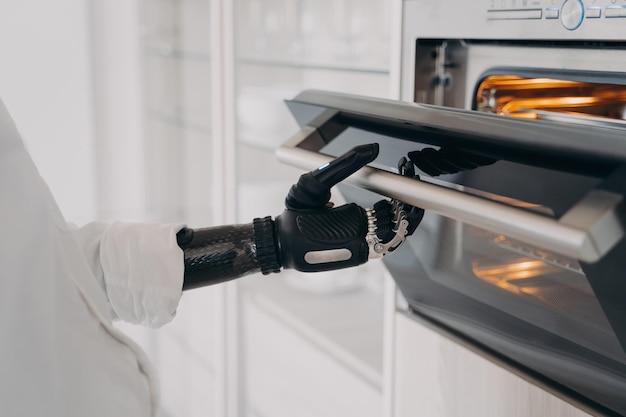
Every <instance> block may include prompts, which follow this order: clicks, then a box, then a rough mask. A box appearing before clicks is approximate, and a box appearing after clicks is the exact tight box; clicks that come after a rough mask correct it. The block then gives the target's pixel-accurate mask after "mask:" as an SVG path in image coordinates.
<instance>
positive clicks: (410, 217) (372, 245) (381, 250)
mask: <svg viewBox="0 0 626 417" xmlns="http://www.w3.org/2000/svg"><path fill="white" fill-rule="evenodd" d="M398 172H399V173H400V175H402V176H405V177H411V178H416V177H415V169H414V168H413V163H412V162H411V161H409V160H408V159H407V158H404V157H403V158H402V159H400V161H399V162H398ZM417 179H419V177H417ZM380 203H382V202H379V203H377V204H376V205H375V206H374V208H368V209H365V212H366V214H367V235H366V237H365V240H366V241H367V244H368V246H369V250H370V252H369V259H379V258H382V257H383V256H385V255H387V254H389V253H393V252H395V251H396V250H397V249H398V248H399V247H400V246H401V245H402V244H403V243H404V241H405V240H406V238H407V236H410V235H411V234H413V232H414V231H415V229H416V228H417V226H418V225H419V223H420V222H421V221H422V218H423V217H424V210H423V209H421V208H419V207H413V206H410V205H408V204H405V203H403V202H401V201H398V200H396V199H391V200H390V201H388V202H387V204H386V205H382V206H381V205H380ZM376 206H379V207H382V208H383V209H384V210H391V214H392V224H393V227H392V229H391V237H389V234H388V233H385V235H386V236H385V237H384V239H383V238H381V237H380V234H381V233H379V225H378V221H379V219H381V218H382V217H385V216H384V215H381V213H377V212H376Z"/></svg>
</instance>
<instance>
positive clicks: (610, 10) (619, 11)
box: [604, 6, 626, 18]
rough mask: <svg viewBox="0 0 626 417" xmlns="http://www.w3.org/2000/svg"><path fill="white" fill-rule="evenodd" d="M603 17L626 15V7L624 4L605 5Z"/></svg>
mask: <svg viewBox="0 0 626 417" xmlns="http://www.w3.org/2000/svg"><path fill="white" fill-rule="evenodd" d="M604 17H606V18H612V17H626V7H625V6H606V9H605V10H604Z"/></svg>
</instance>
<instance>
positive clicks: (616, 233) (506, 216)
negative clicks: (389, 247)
mask: <svg viewBox="0 0 626 417" xmlns="http://www.w3.org/2000/svg"><path fill="white" fill-rule="evenodd" d="M316 133H317V130H316V129H315V128H313V127H310V126H306V127H304V128H302V130H300V131H299V132H298V133H296V134H295V135H294V136H293V137H292V138H291V139H290V140H289V141H287V142H286V143H285V144H283V145H282V146H280V147H279V148H278V149H277V150H276V156H277V158H278V159H279V160H280V161H282V162H284V163H287V164H289V165H292V166H295V167H298V168H302V169H304V170H313V169H315V168H316V167H318V166H321V165H323V164H325V163H328V162H330V161H331V160H332V159H333V158H332V157H330V156H326V155H323V154H320V153H318V152H314V151H311V150H307V149H303V148H300V147H298V144H300V143H301V142H303V141H304V140H306V139H307V138H309V137H311V136H312V135H314V134H316ZM345 182H346V183H349V184H351V185H354V186H356V187H360V188H363V189H365V190H369V191H373V192H375V193H378V194H381V195H383V196H386V197H389V198H395V199H398V200H400V201H403V202H405V203H407V204H410V205H413V206H417V207H421V208H423V209H426V210H429V211H432V212H434V213H437V214H440V215H442V216H445V217H449V218H451V219H455V220H458V221H461V222H463V223H467V224H470V225H473V226H476V227H480V228H483V229H485V230H488V231H490V232H493V233H498V234H503V235H505V236H507V237H509V238H511V239H515V240H518V241H520V242H523V243H526V244H528V245H531V246H535V247H538V248H542V249H546V250H549V251H551V252H554V253H557V254H559V255H562V256H566V257H570V258H575V259H578V260H581V261H584V262H590V263H591V262H596V261H598V260H600V259H601V258H602V257H603V256H604V255H605V254H607V253H608V252H609V251H610V250H611V248H613V247H614V246H615V245H616V244H617V243H618V242H619V241H620V240H621V239H622V238H623V237H624V229H623V226H622V224H621V222H620V221H619V219H618V216H617V214H616V212H615V209H616V207H617V205H618V204H619V203H620V202H621V201H622V196H621V195H619V194H615V193H612V192H608V191H604V190H598V189H596V190H592V191H591V192H589V193H588V194H587V195H586V196H585V197H583V198H582V199H581V200H580V201H579V202H578V203H576V205H574V206H573V207H572V208H571V209H570V210H569V211H568V212H566V213H565V214H564V215H563V216H562V217H561V218H560V219H554V218H550V217H547V216H545V215H542V214H537V213H532V212H529V211H526V210H523V209H520V208H516V207H512V206H508V205H505V204H502V203H499V202H495V201H491V200H486V199H484V198H481V197H477V196H474V195H470V194H466V193H464V192H462V191H457V190H453V189H449V188H445V187H442V186H439V185H436V184H431V183H426V182H423V181H419V180H415V179H411V178H407V177H402V176H400V175H398V174H393V173H391V172H387V171H384V170H381V169H377V168H372V167H367V166H366V167H363V168H361V169H360V170H359V171H357V172H356V173H355V174H353V175H352V176H350V177H348V178H347V179H346V180H345Z"/></svg>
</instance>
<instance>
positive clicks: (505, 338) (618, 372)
mask: <svg viewBox="0 0 626 417" xmlns="http://www.w3.org/2000/svg"><path fill="white" fill-rule="evenodd" d="M372 142H377V143H379V144H380V150H381V151H380V155H379V157H378V158H377V159H376V160H375V161H374V163H373V164H371V165H372V166H375V167H376V168H380V169H384V170H387V171H389V172H394V173H395V172H397V164H398V161H399V160H400V158H401V157H403V156H405V155H406V154H407V153H408V152H410V151H414V150H418V149H420V148H423V147H424V146H422V145H420V144H419V143H416V142H412V141H406V140H400V139H396V138H390V137H386V136H383V135H379V134H374V133H371V132H367V131H364V130H360V129H356V128H347V129H346V130H345V131H344V132H343V133H341V134H340V135H339V136H338V137H337V138H335V139H334V140H333V141H332V142H330V143H329V144H328V145H326V146H325V147H324V148H323V149H322V150H321V152H323V153H325V154H329V155H333V156H339V155H341V154H342V153H344V152H345V151H347V150H349V149H351V148H352V147H353V146H356V145H361V144H365V143H372ZM416 173H417V174H418V175H419V180H421V181H425V182H431V183H435V184H437V185H439V186H443V187H449V188H453V189H456V190H460V191H463V192H465V193H471V194H473V195H477V196H480V197H482V198H485V199H489V200H495V201H499V202H502V203H505V204H509V205H514V206H517V207H520V208H523V209H525V210H532V211H536V212H539V213H542V214H544V215H548V216H556V217H558V216H560V215H562V214H563V213H564V212H566V211H567V210H568V209H569V208H570V207H571V206H572V205H573V204H574V203H575V202H576V201H578V200H579V199H580V198H581V197H582V196H584V195H585V194H586V193H587V192H589V191H590V190H591V189H593V188H594V187H595V186H597V184H598V183H599V181H600V179H598V178H588V177H584V176H579V175H574V174H568V173H562V172H556V171H551V170H547V169H543V168H536V167H528V166H524V165H520V164H515V163H512V162H507V161H498V162H496V163H495V164H493V165H489V166H484V167H480V168H476V169H474V170H471V171H467V172H462V173H459V174H454V175H444V176H440V177H436V178H433V177H429V176H428V175H425V173H422V172H419V171H417V172H416ZM342 192H343V193H344V195H345V196H346V198H347V200H349V201H354V202H357V203H359V204H361V205H363V206H365V207H371V206H372V205H373V204H374V203H375V202H376V201H378V200H379V199H380V198H381V197H380V196H379V195H377V194H374V193H371V192H368V191H365V190H362V189H356V188H352V187H344V188H342ZM384 261H385V264H386V265H387V267H388V269H389V271H390V273H391V274H392V275H393V277H394V279H395V281H396V283H397V284H398V286H399V288H400V290H401V292H402V294H403V295H404V297H405V298H406V299H407V301H408V304H409V306H410V308H411V309H412V310H413V311H414V312H416V313H419V314H422V315H424V316H426V317H428V318H432V319H434V320H435V321H437V322H438V323H440V324H443V325H444V326H448V327H449V328H451V329H453V330H454V331H456V332H459V333H460V334H462V335H463V336H466V337H468V338H469V339H471V340H474V341H477V342H478V343H479V344H481V345H483V346H486V347H487V348H489V349H494V350H495V351H497V352H500V353H502V354H503V355H504V356H505V357H507V358H509V359H511V360H513V361H514V362H515V363H517V364H521V365H522V366H524V367H527V368H529V369H532V370H534V371H537V372H539V373H540V374H542V375H544V376H545V377H546V378H548V379H551V380H554V381H559V383H561V384H564V385H565V386H566V388H568V389H571V390H573V391H574V392H576V393H579V394H581V395H584V396H585V397H588V398H591V399H593V400H596V401H598V402H600V403H603V404H608V405H610V406H611V407H612V408H613V409H615V410H619V411H620V412H621V413H626V405H624V404H622V403H623V400H622V397H623V395H622V394H623V392H624V390H625V389H626V354H625V353H624V349H623V348H622V346H621V344H620V342H619V340H618V338H617V336H616V334H615V332H614V330H613V329H612V327H611V324H610V323H609V321H608V320H607V318H606V316H605V314H604V312H603V309H602V306H601V305H600V303H599V301H598V300H597V298H596V297H595V295H594V292H593V290H592V289H591V287H590V285H589V283H588V280H587V278H586V277H585V273H584V271H583V269H582V268H581V266H580V265H579V263H578V262H577V261H576V260H574V259H568V258H565V257H563V256H560V255H556V254H554V253H550V252H549V251H546V250H544V249H542V248H537V247H529V246H528V245H526V244H524V243H521V242H517V241H514V240H512V239H510V238H508V237H507V236H505V235H502V234H498V233H492V232H489V231H486V230H483V229H480V228H476V227H474V226H471V225H468V224H464V223H461V222H458V221H456V220H453V219H450V218H446V217H443V216H440V215H437V214H435V213H432V212H427V213H426V215H425V217H424V220H423V221H422V224H421V225H420V226H419V227H418V229H417V230H416V232H415V234H414V235H413V236H411V237H410V238H409V239H407V244H406V245H404V246H403V247H401V248H400V249H399V250H398V251H397V252H396V253H394V256H389V257H386V258H385V260H384ZM564 357H565V358H567V360H565V361H563V360H562V358H564ZM607 395H608V397H609V398H608V400H607V398H606V397H607Z"/></svg>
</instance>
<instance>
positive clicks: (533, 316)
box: [277, 90, 626, 414]
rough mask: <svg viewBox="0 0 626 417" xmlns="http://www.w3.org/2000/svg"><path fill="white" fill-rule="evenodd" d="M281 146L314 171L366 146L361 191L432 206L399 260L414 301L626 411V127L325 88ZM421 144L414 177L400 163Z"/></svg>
mask: <svg viewBox="0 0 626 417" xmlns="http://www.w3.org/2000/svg"><path fill="white" fill-rule="evenodd" d="M287 105H288V107H289V109H290V110H291V112H292V114H293V115H294V117H295V118H296V120H297V121H298V123H299V124H300V126H301V130H300V131H299V132H298V133H297V134H296V135H294V137H292V138H291V139H290V140H289V141H287V142H286V143H285V144H284V145H282V146H281V147H280V148H279V149H278V150H277V156H278V159H279V160H281V161H283V162H286V163H288V164H291V165H294V166H296V167H299V168H302V169H305V170H312V169H315V168H316V167H318V166H321V165H323V164H325V163H327V162H330V161H331V160H332V159H333V158H334V157H336V156H338V155H341V154H343V153H344V152H346V151H347V150H349V149H351V148H352V147H354V146H357V145H362V144H367V143H373V142H376V143H378V144H379V145H380V154H379V157H378V158H377V159H376V160H375V161H374V162H373V163H371V164H370V165H369V166H366V167H364V168H363V169H361V170H360V171H358V172H357V173H356V174H354V175H352V176H351V177H350V178H348V179H347V180H346V183H347V184H348V185H349V186H348V187H345V189H342V192H343V193H344V195H345V196H346V197H347V198H348V199H349V200H352V201H355V202H357V203H359V204H361V205H365V206H367V205H371V204H372V203H373V202H375V201H377V200H378V199H380V196H381V195H382V196H386V197H389V198H394V199H397V200H400V201H403V202H405V203H407V204H410V205H413V206H418V207H421V208H424V209H425V210H426V216H425V217H424V221H423V222H422V225H420V227H419V228H418V230H417V231H416V233H415V235H414V236H411V237H410V238H408V239H407V243H408V244H406V245H405V246H404V247H402V248H401V249H399V250H398V251H397V252H396V253H394V254H393V255H392V256H388V257H385V259H384V262H385V264H386V266H387V268H388V269H389V271H390V273H391V274H392V276H393V277H394V279H395V281H396V283H397V284H398V287H399V289H400V291H401V292H402V294H403V295H404V297H405V298H406V300H407V302H408V304H409V307H410V310H411V312H412V313H413V314H416V315H418V316H420V317H421V318H423V319H425V320H429V321H431V322H433V323H435V324H436V325H437V326H438V327H440V328H441V329H443V330H444V331H446V332H450V333H453V334H455V335H456V336H458V337H462V338H465V339H467V340H468V341H469V342H470V343H473V344H475V345H476V346H478V348H479V349H481V350H482V351H484V352H486V354H488V355H491V356H494V357H498V358H499V360H505V361H508V362H510V363H511V364H512V365H513V366H514V367H516V368H517V369H519V370H520V372H522V373H525V374H528V375H532V377H533V378H535V379H538V380H541V381H543V382H542V383H544V384H548V385H552V386H554V387H556V389H558V390H560V391H565V392H567V393H568V395H571V396H576V397H579V398H581V400H582V401H585V402H587V403H589V404H591V406H592V407H593V408H594V409H597V410H600V411H601V412H603V413H607V414H612V413H613V414H615V413H617V414H626V401H624V399H623V393H624V392H626V272H625V271H626V239H624V231H625V230H626V216H625V215H626V212H625V206H624V202H623V200H624V195H625V193H626V130H625V129H624V125H623V124H618V123H610V122H598V123H595V124H594V123H589V121H588V120H586V121H585V123H577V122H576V119H575V118H573V119H572V120H570V119H567V118H566V119H565V120H562V119H561V118H556V120H523V119H509V118H504V117H501V116H496V115H492V114H485V113H479V112H476V111H469V110H459V109H452V108H446V107H437V106H431V105H420V104H415V103H406V102H399V101H392V100H384V99H377V98H368V97H360V96H354V95H346V94H339V93H330V92H324V91H314V90H310V91H304V92H302V93H301V94H299V95H298V96H296V97H295V98H294V99H293V100H290V101H288V102H287ZM407 156H409V159H410V160H411V161H413V163H414V168H416V169H415V172H414V175H410V176H409V177H407V176H406V175H404V176H403V175H400V174H399V173H398V163H399V161H400V160H401V159H402V158H403V157H407Z"/></svg>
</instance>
